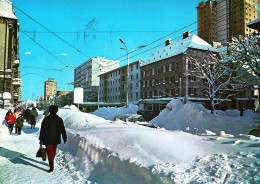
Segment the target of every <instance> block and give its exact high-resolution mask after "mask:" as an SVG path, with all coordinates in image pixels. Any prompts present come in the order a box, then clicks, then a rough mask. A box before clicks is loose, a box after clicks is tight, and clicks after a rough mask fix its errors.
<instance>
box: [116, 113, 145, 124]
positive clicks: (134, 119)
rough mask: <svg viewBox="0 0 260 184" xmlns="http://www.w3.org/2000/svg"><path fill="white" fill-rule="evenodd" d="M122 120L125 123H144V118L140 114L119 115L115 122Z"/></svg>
mask: <svg viewBox="0 0 260 184" xmlns="http://www.w3.org/2000/svg"><path fill="white" fill-rule="evenodd" d="M117 120H122V121H125V122H134V123H135V122H144V121H145V120H144V117H143V116H142V115H139V114H123V115H117V116H116V117H115V118H114V121H117Z"/></svg>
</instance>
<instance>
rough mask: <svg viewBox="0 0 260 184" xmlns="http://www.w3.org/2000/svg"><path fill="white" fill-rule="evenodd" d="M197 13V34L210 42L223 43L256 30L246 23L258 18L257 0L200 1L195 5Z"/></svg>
mask: <svg viewBox="0 0 260 184" xmlns="http://www.w3.org/2000/svg"><path fill="white" fill-rule="evenodd" d="M197 15H198V36H199V37H200V38H202V39H203V40H205V41H207V42H208V43H210V44H213V42H222V43H223V42H227V41H230V39H231V37H236V38H239V36H248V35H249V34H251V33H254V32H255V31H256V30H254V29H251V28H249V27H247V23H249V22H251V21H253V20H255V19H257V18H258V1H257V0H239V1H234V0H208V1H206V2H204V1H202V2H200V3H199V5H198V6H197Z"/></svg>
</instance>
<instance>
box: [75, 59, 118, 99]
mask: <svg viewBox="0 0 260 184" xmlns="http://www.w3.org/2000/svg"><path fill="white" fill-rule="evenodd" d="M119 64H120V61H115V60H108V59H106V58H104V57H95V58H90V59H89V60H87V61H86V62H84V63H82V64H81V65H80V66H78V67H77V68H75V70H74V88H75V87H81V88H83V90H84V102H88V101H96V102H97V100H98V99H97V98H98V88H99V75H100V74H102V73H105V72H107V71H110V70H113V69H115V68H118V67H119Z"/></svg>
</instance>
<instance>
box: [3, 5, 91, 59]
mask: <svg viewBox="0 0 260 184" xmlns="http://www.w3.org/2000/svg"><path fill="white" fill-rule="evenodd" d="M5 1H6V2H7V3H10V2H8V1H7V0H5ZM10 4H11V3H10ZM12 5H13V7H15V8H16V9H17V10H18V11H20V12H21V13H22V14H24V15H25V16H27V17H29V18H30V19H31V20H33V21H34V22H36V23H37V24H39V25H40V26H41V27H43V28H44V29H46V30H47V31H49V32H50V33H51V34H53V35H54V36H56V37H57V38H59V39H60V40H61V41H63V42H64V43H66V44H67V45H69V46H70V47H72V48H73V49H75V50H76V51H77V52H79V53H81V54H82V55H84V56H86V57H88V58H90V57H89V56H88V55H86V54H85V53H83V52H82V51H80V50H79V49H77V48H76V47H74V46H73V45H72V44H70V43H69V42H67V41H66V40H64V39H63V38H61V37H60V36H59V35H57V34H56V33H54V32H53V31H51V30H50V29H48V28H47V27H45V26H44V25H42V24H41V23H40V22H38V21H37V20H35V19H34V18H32V17H31V16H30V15H28V14H27V13H25V12H24V11H22V10H21V9H20V8H18V7H17V6H15V5H14V4H13V3H12Z"/></svg>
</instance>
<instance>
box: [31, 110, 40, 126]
mask: <svg viewBox="0 0 260 184" xmlns="http://www.w3.org/2000/svg"><path fill="white" fill-rule="evenodd" d="M37 116H38V112H37V111H36V110H31V111H30V117H29V119H30V124H35V123H36V119H37Z"/></svg>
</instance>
